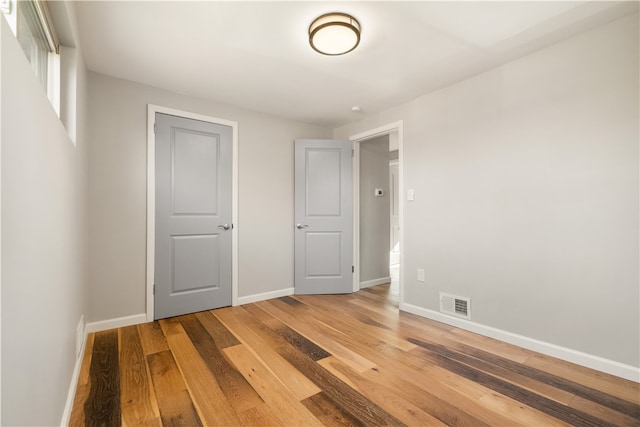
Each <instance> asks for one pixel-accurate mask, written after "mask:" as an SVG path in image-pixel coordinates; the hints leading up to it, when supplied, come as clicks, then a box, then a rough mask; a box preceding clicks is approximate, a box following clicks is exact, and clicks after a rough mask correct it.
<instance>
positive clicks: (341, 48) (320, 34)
mask: <svg viewBox="0 0 640 427" xmlns="http://www.w3.org/2000/svg"><path fill="white" fill-rule="evenodd" d="M359 43H360V23H359V22H358V20H357V19H356V18H354V17H353V16H351V15H347V14H346V13H340V12H332V13H327V14H325V15H322V16H319V17H317V18H316V19H315V21H313V22H312V23H311V25H309V44H310V45H311V47H312V48H313V49H314V50H315V51H316V52H319V53H321V54H323V55H332V56H336V55H344V54H345V53H348V52H351V51H352V50H353V49H355V48H356V47H357V46H358V44H359Z"/></svg>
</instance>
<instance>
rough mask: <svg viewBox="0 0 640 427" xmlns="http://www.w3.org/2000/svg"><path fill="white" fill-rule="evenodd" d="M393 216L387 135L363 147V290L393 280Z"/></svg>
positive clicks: (368, 142)
mask: <svg viewBox="0 0 640 427" xmlns="http://www.w3.org/2000/svg"><path fill="white" fill-rule="evenodd" d="M376 188H380V189H382V191H383V196H382V197H376V196H375V194H374V191H375V189H376ZM389 214H390V213H389V136H388V135H383V136H380V137H378V138H375V139H371V140H369V141H365V142H361V143H360V285H361V286H370V285H373V284H380V283H378V282H380V280H383V281H384V280H386V279H388V278H389ZM367 282H369V283H367Z"/></svg>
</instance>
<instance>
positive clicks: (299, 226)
mask: <svg viewBox="0 0 640 427" xmlns="http://www.w3.org/2000/svg"><path fill="white" fill-rule="evenodd" d="M308 226H309V224H296V228H297V229H298V230H302V229H303V228H307V227H308Z"/></svg>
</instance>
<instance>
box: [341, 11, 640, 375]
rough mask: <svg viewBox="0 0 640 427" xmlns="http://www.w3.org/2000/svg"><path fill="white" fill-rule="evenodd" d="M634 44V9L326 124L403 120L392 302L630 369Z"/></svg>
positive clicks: (634, 287)
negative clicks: (465, 308)
mask: <svg viewBox="0 0 640 427" xmlns="http://www.w3.org/2000/svg"><path fill="white" fill-rule="evenodd" d="M638 40H639V37H638V14H637V13H636V14H633V15H629V16H627V17H624V18H622V19H619V20H616V21H614V22H611V23H609V24H607V25H605V26H602V27H599V28H597V29H594V30H592V31H588V32H585V33H582V34H580V35H577V36H575V37H573V38H571V39H568V40H566V41H563V42H561V43H558V44H556V45H553V46H550V47H548V48H545V49H542V50H540V51H538V52H536V53H533V54H531V55H528V56H526V57H523V58H520V59H518V60H515V61H513V62H511V63H508V64H506V65H503V66H501V67H498V68H496V69H493V70H491V71H489V72H486V73H484V74H481V75H479V76H476V77H474V78H471V79H468V80H465V81H462V82H460V83H457V84H454V85H452V86H449V87H447V88H444V89H442V90H439V91H437V92H433V93H431V94H428V95H425V96H421V97H419V98H417V99H415V100H413V101H411V102H408V103H406V104H403V105H401V106H398V107H396V108H394V109H391V110H388V111H386V112H383V113H381V114H378V115H375V116H371V117H368V118H366V119H364V120H361V121H359V122H355V123H351V124H348V125H346V126H342V127H339V128H337V129H335V131H334V137H336V138H344V137H349V136H350V135H355V134H358V133H360V132H363V131H366V130H370V129H374V128H376V127H379V126H382V125H385V124H388V123H392V122H395V121H398V120H403V123H404V128H403V129H404V138H403V139H404V142H403V159H404V160H403V168H404V188H405V191H406V190H408V189H414V191H415V201H413V202H407V201H406V194H405V195H404V197H403V203H404V212H405V223H404V224H405V230H407V232H405V234H404V239H405V241H404V242H405V243H404V249H405V253H404V254H403V262H404V272H405V275H404V277H403V283H404V303H405V304H408V305H411V306H413V307H418V308H420V309H423V310H424V312H425V313H428V312H438V311H439V292H441V291H444V292H447V293H451V294H454V295H457V296H463V297H470V298H471V316H472V317H471V322H473V324H481V325H486V326H489V327H492V328H497V329H499V330H502V331H507V332H509V333H512V334H518V335H521V336H524V337H529V338H531V339H534V340H539V341H542V342H546V343H551V344H554V345H556V346H561V347H563V348H567V349H571V350H575V351H578V352H582V353H585V354H588V355H593V356H597V357H600V358H604V359H606V360H609V361H613V362H615V363H620V364H623V365H625V366H632V367H634V366H635V367H638V366H639V365H640V362H639V360H640V313H639V311H640V308H639V304H638V301H639V299H640V295H639V287H638V283H639V277H638V270H639V265H638V264H639V254H638V243H639V242H638V232H639V230H638V228H639V226H638V218H639V212H638V203H639V200H638V190H639V188H638V141H639V122H638V120H639V107H638V105H639V102H638V101H639V99H638V98H639V96H638V90H639V86H638V78H639V67H638V62H639V57H638V56H639V54H638V52H639V46H638ZM418 268H424V270H425V275H426V282H425V283H418V282H417V277H416V270H417V269H418Z"/></svg>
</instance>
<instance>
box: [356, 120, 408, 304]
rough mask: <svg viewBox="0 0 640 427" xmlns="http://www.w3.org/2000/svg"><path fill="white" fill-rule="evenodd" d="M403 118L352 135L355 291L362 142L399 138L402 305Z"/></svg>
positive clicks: (358, 275) (357, 276)
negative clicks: (381, 137)
mask: <svg viewBox="0 0 640 427" xmlns="http://www.w3.org/2000/svg"><path fill="white" fill-rule="evenodd" d="M402 126H403V125H402V120H400V121H397V122H393V123H389V124H387V125H384V126H380V127H377V128H375V129H371V130H368V131H364V132H361V133H358V134H356V135H353V136H350V137H349V140H350V141H352V143H353V261H354V274H353V291H354V292H356V291H358V290H359V289H360V143H362V142H365V141H367V140H369V139H373V138H376V137H379V136H382V135H391V134H395V135H397V138H398V169H399V179H398V187H399V189H398V193H399V205H400V206H399V208H400V209H399V211H400V212H399V214H400V218H399V226H400V269H399V270H400V272H399V275H400V279H399V288H400V307H401V308H402V305H403V304H404V262H403V257H404V198H403V195H404V183H403V181H404V178H403V177H404V174H403V172H402V165H403V149H402V147H403V130H402Z"/></svg>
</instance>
